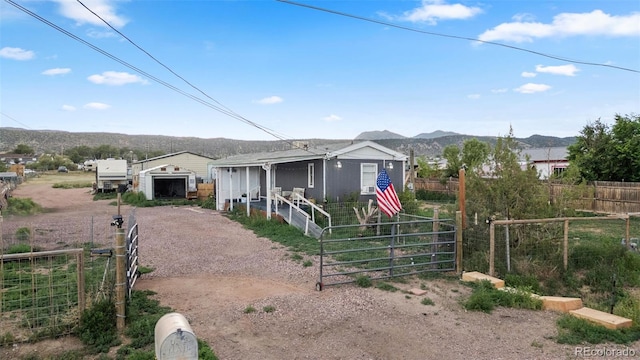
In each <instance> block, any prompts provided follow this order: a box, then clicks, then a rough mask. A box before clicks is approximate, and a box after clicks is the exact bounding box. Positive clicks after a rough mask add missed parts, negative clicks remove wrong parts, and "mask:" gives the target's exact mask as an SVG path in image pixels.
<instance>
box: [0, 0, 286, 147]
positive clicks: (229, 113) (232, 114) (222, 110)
mask: <svg viewBox="0 0 640 360" xmlns="http://www.w3.org/2000/svg"><path fill="white" fill-rule="evenodd" d="M5 1H6V2H7V3H9V4H11V5H13V6H14V7H16V8H17V9H18V10H20V11H22V12H24V13H26V14H27V15H30V16H31V17H33V18H35V19H37V20H38V21H40V22H42V23H44V24H46V25H48V26H50V27H52V28H54V29H55V30H57V31H59V32H61V33H63V34H64V35H67V36H68V37H70V38H72V39H74V40H76V41H78V42H80V43H82V44H84V45H86V46H88V47H89V48H91V49H93V50H95V51H97V52H99V53H100V54H102V55H104V56H106V57H108V58H110V59H112V60H114V61H116V62H118V63H120V64H121V65H123V66H126V67H127V68H129V69H131V70H133V71H135V72H137V73H139V74H141V75H143V76H145V77H147V78H149V79H151V80H153V81H155V82H157V83H159V84H161V85H163V86H165V87H167V88H169V89H171V90H173V91H175V92H177V93H179V94H181V95H183V96H185V97H187V98H190V99H192V100H194V101H196V102H199V103H200V104H202V105H204V106H207V107H209V108H211V109H213V110H216V111H218V112H220V113H222V114H224V115H227V116H229V117H231V118H234V119H236V120H239V121H241V122H243V123H245V124H248V125H250V126H252V127H255V128H257V129H259V130H261V131H263V132H265V133H267V134H269V135H271V136H273V137H275V138H277V139H279V140H283V141H286V142H290V140H288V139H286V138H285V137H284V136H281V135H278V134H276V133H275V132H274V131H272V130H270V129H268V128H266V127H264V126H262V125H259V124H257V123H255V122H253V121H250V120H248V119H245V118H244V117H242V116H240V115H238V114H236V113H235V112H233V111H231V110H229V109H227V108H225V107H223V106H222V105H220V106H217V105H214V104H212V103H210V102H208V101H206V100H203V99H201V98H199V97H197V96H195V95H192V94H190V93H188V92H186V91H183V90H181V89H179V88H177V87H176V86H174V85H171V84H169V83H167V82H166V81H163V80H161V79H159V78H157V77H155V76H153V75H151V74H149V73H147V72H146V71H144V70H142V69H140V68H138V67H136V66H134V65H131V64H130V63H128V62H126V61H124V60H122V59H120V58H118V57H116V56H115V55H112V54H111V53H109V52H107V51H105V50H103V49H101V48H99V47H97V46H95V45H93V44H91V43H90V42H88V41H86V40H84V39H82V38H80V37H78V36H76V35H74V34H73V33H71V32H69V31H67V30H65V29H63V28H62V27H60V26H58V25H56V24H54V23H53V22H51V21H49V20H47V19H45V18H44V17H42V16H40V15H38V14H36V13H34V12H32V11H31V10H29V9H27V8H25V7H23V6H21V5H19V4H17V3H15V2H14V1H13V0H5ZM183 80H184V79H183ZM185 81H186V80H185ZM205 95H206V94H205ZM214 101H215V100H214ZM216 102H217V101H216Z"/></svg>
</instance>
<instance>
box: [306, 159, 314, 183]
mask: <svg viewBox="0 0 640 360" xmlns="http://www.w3.org/2000/svg"><path fill="white" fill-rule="evenodd" d="M315 177H316V168H315V164H314V163H309V164H308V166H307V179H308V180H307V183H308V184H307V185H308V187H309V188H313V185H314V183H315Z"/></svg>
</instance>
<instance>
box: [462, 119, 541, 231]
mask: <svg viewBox="0 0 640 360" xmlns="http://www.w3.org/2000/svg"><path fill="white" fill-rule="evenodd" d="M489 159H490V160H489V165H490V166H489V167H490V171H489V174H488V175H489V178H486V176H485V175H487V174H483V172H482V171H481V168H480V167H479V166H476V167H475V170H473V171H470V170H467V172H466V179H467V181H466V184H467V186H466V193H467V194H466V198H467V199H468V200H467V207H466V208H467V218H470V216H474V215H475V214H478V217H479V218H481V219H485V218H488V217H492V216H495V217H498V218H501V219H505V218H511V219H526V218H536V217H545V216H550V215H551V211H550V210H551V209H550V207H549V205H548V203H547V201H548V192H547V189H546V188H545V186H544V184H543V183H542V182H540V181H539V179H538V174H537V172H536V170H535V168H532V167H529V166H523V165H522V164H521V162H520V149H519V145H518V142H517V141H516V140H515V138H514V137H513V130H511V129H510V131H509V134H508V135H507V136H505V137H500V138H498V139H497V141H496V145H495V147H494V148H493V149H491V148H489Z"/></svg>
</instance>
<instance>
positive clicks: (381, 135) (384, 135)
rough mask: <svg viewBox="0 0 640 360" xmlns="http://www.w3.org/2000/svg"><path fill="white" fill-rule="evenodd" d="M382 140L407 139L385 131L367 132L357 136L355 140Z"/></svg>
mask: <svg viewBox="0 0 640 360" xmlns="http://www.w3.org/2000/svg"><path fill="white" fill-rule="evenodd" d="M382 139H406V137H405V136H402V135H400V134H396V133H394V132H391V131H388V130H383V131H365V132H363V133H361V134H360V135H358V136H356V138H355V140H382Z"/></svg>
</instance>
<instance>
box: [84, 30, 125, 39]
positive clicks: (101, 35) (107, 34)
mask: <svg viewBox="0 0 640 360" xmlns="http://www.w3.org/2000/svg"><path fill="white" fill-rule="evenodd" d="M86 34H87V36H88V37H90V38H93V39H107V38H114V37H116V36H117V35H116V33H115V32H113V31H108V30H96V29H89V30H87V32H86Z"/></svg>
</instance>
